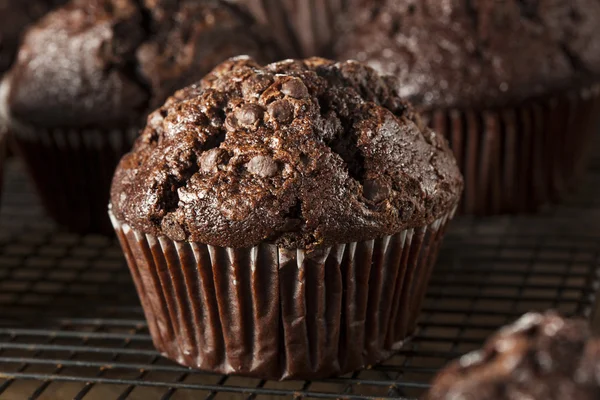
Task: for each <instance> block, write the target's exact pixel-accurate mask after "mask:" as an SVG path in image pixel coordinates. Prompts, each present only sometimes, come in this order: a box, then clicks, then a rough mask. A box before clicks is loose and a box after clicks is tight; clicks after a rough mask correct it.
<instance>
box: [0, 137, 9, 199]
mask: <svg viewBox="0 0 600 400" xmlns="http://www.w3.org/2000/svg"><path fill="white" fill-rule="evenodd" d="M7 157H8V134H7V133H6V130H5V129H4V128H2V127H1V126H0V202H1V201H2V193H3V192H2V187H3V186H4V185H3V184H4V169H5V168H4V163H5V162H6V159H7Z"/></svg>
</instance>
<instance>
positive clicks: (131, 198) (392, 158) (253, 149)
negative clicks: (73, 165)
mask: <svg viewBox="0 0 600 400" xmlns="http://www.w3.org/2000/svg"><path fill="white" fill-rule="evenodd" d="M461 189H462V179H461V176H460V173H459V172H458V168H457V166H456V163H455V160H454V158H453V156H452V154H451V152H450V150H449V148H448V146H447V143H446V142H445V140H444V139H443V138H441V137H440V136H438V135H436V134H435V133H433V132H432V131H431V130H429V129H427V128H426V127H424V126H423V125H422V124H421V122H420V120H419V117H418V116H417V115H416V114H415V113H413V111H412V109H411V107H410V106H409V105H408V104H407V103H405V102H404V101H402V100H401V99H400V98H399V96H398V83H397V81H396V80H395V79H394V78H392V77H389V76H381V75H379V74H377V73H376V72H375V71H374V70H372V69H371V68H369V67H365V66H363V65H361V64H359V63H356V62H342V63H334V62H331V61H327V60H324V59H317V58H313V59H307V60H305V61H292V60H288V61H283V62H278V63H274V64H270V65H267V66H264V67H261V66H260V65H259V64H257V63H256V62H255V61H253V60H252V59H249V58H245V57H242V58H236V59H232V60H230V61H228V62H225V63H223V64H222V65H220V66H218V67H217V68H216V69H215V70H214V71H213V72H212V73H210V74H209V75H208V76H207V77H206V78H205V79H203V80H202V81H200V82H199V83H198V84H196V85H193V86H190V87H188V88H186V89H183V90H181V91H179V92H177V93H176V94H175V96H173V97H171V98H170V99H169V100H168V101H167V102H166V104H165V105H164V106H163V107H161V108H159V109H158V110H157V111H155V112H154V113H153V114H151V115H150V117H149V118H148V125H147V127H146V128H145V130H144V131H143V132H142V134H141V136H140V138H139V139H138V140H137V142H136V144H135V146H134V149H133V150H132V151H131V152H130V153H128V154H127V155H125V156H124V157H123V159H122V160H121V163H120V165H119V167H118V168H117V171H116V173H115V177H114V180H113V187H112V193H111V204H112V211H113V213H114V214H115V216H116V217H117V219H118V220H120V221H122V222H126V223H128V224H130V225H131V226H132V227H133V228H134V229H136V230H139V231H142V232H145V233H148V234H152V235H155V236H160V235H165V236H167V237H169V238H171V239H173V240H176V241H183V240H187V241H193V242H201V243H206V244H211V245H215V246H222V247H234V248H241V247H250V246H254V245H256V244H258V243H260V242H263V241H269V242H272V243H275V244H277V245H278V246H280V247H283V248H292V249H293V248H304V249H308V248H316V247H321V246H328V245H332V244H339V243H349V242H358V241H363V240H370V239H374V238H379V237H382V236H385V235H391V234H395V233H398V232H400V231H402V230H404V229H407V228H412V227H419V226H424V225H426V224H429V223H431V222H433V221H434V220H436V219H438V218H440V217H442V216H444V215H447V214H448V213H450V212H451V211H452V209H453V208H454V207H455V206H456V203H457V201H458V198H459V196H460V192H461Z"/></svg>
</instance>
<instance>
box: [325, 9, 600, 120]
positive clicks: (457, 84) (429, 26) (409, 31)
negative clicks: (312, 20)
mask: <svg viewBox="0 0 600 400" xmlns="http://www.w3.org/2000/svg"><path fill="white" fill-rule="evenodd" d="M360 3H361V4H360V5H359V6H358V7H356V10H358V11H357V12H355V13H349V14H348V16H347V18H345V20H347V21H352V22H350V23H347V24H344V25H345V26H344V29H343V30H344V31H345V33H343V34H340V36H339V39H340V40H339V41H338V42H337V43H336V47H335V54H336V57H338V58H340V59H346V58H353V59H357V60H359V61H362V62H366V63H368V64H369V65H371V66H372V67H374V68H376V69H378V70H380V71H382V72H383V73H388V74H394V75H396V76H398V77H399V79H400V82H401V83H402V86H401V87H402V89H401V92H400V95H401V96H402V97H404V98H408V99H409V100H411V101H412V102H413V103H414V104H415V105H416V106H419V107H422V108H424V109H426V108H435V107H475V108H481V107H490V106H498V105H505V104H507V103H511V102H514V101H520V100H523V99H525V98H529V97H535V96H538V95H546V94H549V93H553V92H556V91H560V90H564V89H567V90H569V89H572V88H574V87H578V85H579V84H584V85H585V84H590V82H594V80H597V79H598V76H600V24H599V23H598V21H600V2H598V1H595V0H568V1H566V0H544V1H539V0H510V1H492V0H484V1H469V0H444V1H439V0H422V1H416V0H407V1H394V0H383V1H377V2H371V1H369V2H367V1H365V0H362V1H361V2H360Z"/></svg>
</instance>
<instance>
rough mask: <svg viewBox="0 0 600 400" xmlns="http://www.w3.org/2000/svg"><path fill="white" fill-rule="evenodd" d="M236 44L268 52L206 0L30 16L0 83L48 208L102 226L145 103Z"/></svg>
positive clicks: (87, 2)
mask: <svg viewBox="0 0 600 400" xmlns="http://www.w3.org/2000/svg"><path fill="white" fill-rule="evenodd" d="M240 53H242V54H251V55H253V56H255V57H257V59H259V60H268V59H270V58H272V55H271V54H270V50H269V46H268V45H267V44H266V43H265V42H263V40H262V38H261V37H260V34H259V33H258V31H257V30H255V27H254V24H253V21H252V20H251V19H250V18H249V17H245V16H243V15H241V14H239V13H238V12H237V10H235V9H232V8H230V7H229V6H227V5H225V4H224V3H222V2H219V1H212V0H202V1H195V0H182V1H177V2H174V1H169V0H145V1H134V0H73V1H71V2H70V3H68V4H67V5H65V6H63V7H61V8H59V9H57V10H56V11H54V12H52V13H51V14H49V15H47V16H46V17H45V18H43V19H42V20H40V21H39V22H38V23H37V24H36V25H34V26H33V27H32V28H31V29H30V30H29V31H28V32H27V34H26V36H25V38H24V42H23V45H22V46H21V48H20V51H19V55H18V58H17V60H16V61H15V65H14V66H13V68H12V69H11V70H10V71H9V73H8V76H7V77H6V79H5V80H4V84H3V86H4V88H3V90H2V91H3V92H4V94H5V95H4V99H3V101H4V103H5V105H4V109H5V117H6V119H7V120H8V124H9V126H10V128H11V131H12V134H13V135H14V138H15V142H16V144H17V148H18V150H19V152H20V154H21V155H22V157H23V159H24V160H25V163H26V165H27V167H28V169H29V171H30V172H31V175H32V176H33V178H34V180H35V183H36V186H37V189H38V191H39V192H40V194H41V197H42V200H43V203H44V205H45V207H46V209H47V210H48V212H49V214H50V215H51V216H52V217H53V218H54V219H55V220H56V221H57V222H59V223H60V224H62V225H64V226H66V227H67V228H69V229H71V230H73V231H76V232H80V233H88V232H110V231H111V229H110V224H109V221H108V218H107V216H106V204H107V203H108V192H109V186H110V179H111V177H112V173H113V170H114V167H115V166H116V164H117V162H118V159H119V158H120V156H121V155H122V154H123V153H125V152H126V151H127V150H129V148H130V146H131V144H132V142H133V138H134V137H135V135H136V133H137V131H138V129H139V128H140V126H141V125H142V124H143V122H144V120H145V118H146V116H147V114H148V112H149V111H150V110H152V109H154V108H155V107H156V106H157V105H159V104H162V102H163V101H164V100H165V99H166V97H168V96H169V95H170V94H172V92H173V91H175V90H176V89H177V88H179V87H182V86H185V85H186V84H189V83H191V82H194V81H196V80H198V79H199V78H200V77H202V76H203V75H204V74H206V73H207V72H208V71H210V70H211V69H212V68H213V66H214V65H215V64H217V63H218V62H220V61H222V60H224V59H226V58H228V57H231V56H234V55H238V54H240Z"/></svg>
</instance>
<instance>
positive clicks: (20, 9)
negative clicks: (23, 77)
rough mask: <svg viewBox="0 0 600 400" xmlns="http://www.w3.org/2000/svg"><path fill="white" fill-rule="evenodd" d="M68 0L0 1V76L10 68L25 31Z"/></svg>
mask: <svg viewBox="0 0 600 400" xmlns="http://www.w3.org/2000/svg"><path fill="white" fill-rule="evenodd" d="M65 2H66V0H0V76H2V74H3V73H4V72H5V71H6V70H8V69H9V68H10V66H11V65H12V63H13V60H14V58H15V56H16V54H17V50H18V48H19V44H20V43H21V38H22V35H23V32H24V31H25V29H26V28H27V27H28V26H29V25H30V24H32V23H34V22H35V21H36V20H37V19H38V18H40V17H41V16H43V15H44V14H45V13H47V12H48V11H50V10H51V9H52V8H53V7H56V6H58V5H59V4H61V3H65Z"/></svg>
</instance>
